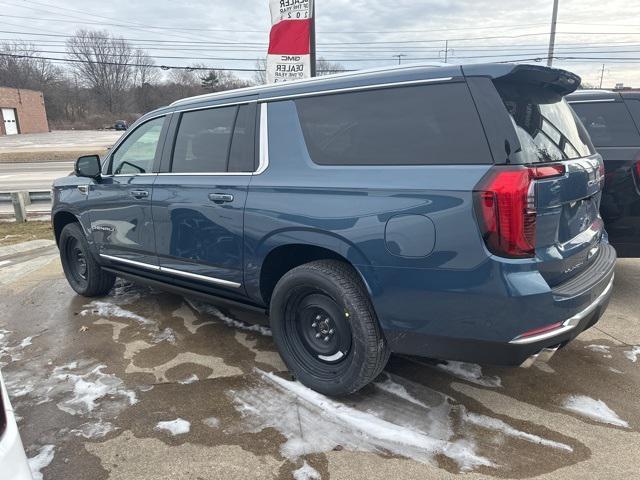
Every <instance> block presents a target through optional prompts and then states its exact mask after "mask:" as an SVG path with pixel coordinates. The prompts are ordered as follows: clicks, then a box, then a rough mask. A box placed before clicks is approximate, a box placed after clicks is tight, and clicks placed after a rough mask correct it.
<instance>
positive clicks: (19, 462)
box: [0, 375, 32, 480]
mask: <svg viewBox="0 0 640 480" xmlns="http://www.w3.org/2000/svg"><path fill="white" fill-rule="evenodd" d="M0 472H2V475H0V476H1V477H2V478H3V479H5V478H6V479H11V480H32V477H31V470H30V469H29V463H28V462H27V456H26V454H25V453H24V448H23V446H22V440H20V434H19V433H18V426H17V425H16V417H15V415H14V413H13V408H12V407H11V403H10V402H9V395H8V394H7V389H6V388H5V386H4V382H3V381H2V375H0Z"/></svg>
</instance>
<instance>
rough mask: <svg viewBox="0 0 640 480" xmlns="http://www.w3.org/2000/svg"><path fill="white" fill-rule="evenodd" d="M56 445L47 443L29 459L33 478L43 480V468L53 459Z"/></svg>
mask: <svg viewBox="0 0 640 480" xmlns="http://www.w3.org/2000/svg"><path fill="white" fill-rule="evenodd" d="M55 449H56V447H55V446H53V445H45V446H43V447H42V448H40V450H39V451H38V454H37V455H36V456H35V457H32V458H30V459H29V469H30V470H31V475H32V477H33V480H43V478H44V477H43V475H42V469H44V468H46V467H48V466H49V464H51V462H52V461H53V456H54V455H55Z"/></svg>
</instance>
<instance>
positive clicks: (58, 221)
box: [53, 210, 84, 245]
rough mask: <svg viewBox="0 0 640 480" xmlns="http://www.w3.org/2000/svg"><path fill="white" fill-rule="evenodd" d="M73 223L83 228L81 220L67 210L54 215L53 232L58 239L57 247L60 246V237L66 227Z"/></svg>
mask: <svg viewBox="0 0 640 480" xmlns="http://www.w3.org/2000/svg"><path fill="white" fill-rule="evenodd" d="M71 223H77V224H78V225H80V227H81V228H82V224H81V223H80V219H79V218H78V217H76V216H75V215H74V214H73V213H71V212H69V211H67V210H62V211H59V212H56V213H55V214H54V215H53V232H54V235H55V239H56V245H59V244H60V235H61V234H62V230H63V229H64V227H66V226H67V225H69V224H71ZM83 230H84V229H83Z"/></svg>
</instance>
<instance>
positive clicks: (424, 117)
mask: <svg viewBox="0 0 640 480" xmlns="http://www.w3.org/2000/svg"><path fill="white" fill-rule="evenodd" d="M295 103H296V106H297V109H298V115H299V118H300V124H301V126H302V131H303V134H304V139H305V142H306V145H307V149H308V151H309V155H310V156H311V159H312V160H313V161H314V162H315V163H317V164H320V165H434V164H449V163H456V164H469V163H490V162H491V161H492V160H491V154H490V152H489V149H488V146H487V142H486V139H485V137H484V133H483V131H482V125H481V124H480V120H479V118H478V114H477V112H476V110H475V107H474V105H473V101H472V99H471V95H470V93H469V90H468V88H467V86H466V84H462V83H455V84H441V85H426V86H415V87H402V88H390V89H384V90H371V91H367V92H355V93H341V94H334V95H324V96H318V97H309V98H302V99H298V100H296V101H295Z"/></svg>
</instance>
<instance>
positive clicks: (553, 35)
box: [547, 0, 559, 67]
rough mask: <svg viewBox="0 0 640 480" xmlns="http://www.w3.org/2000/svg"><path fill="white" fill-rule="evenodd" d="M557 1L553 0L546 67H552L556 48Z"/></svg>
mask: <svg viewBox="0 0 640 480" xmlns="http://www.w3.org/2000/svg"><path fill="white" fill-rule="evenodd" d="M558 1H559V0H553V16H552V17H551V36H550V37H549V56H548V57H547V66H548V67H551V66H552V65H553V52H554V48H555V46H556V23H557V22H558Z"/></svg>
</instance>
